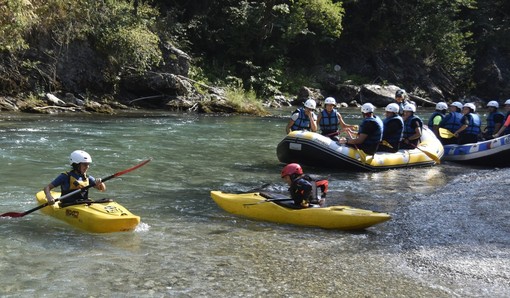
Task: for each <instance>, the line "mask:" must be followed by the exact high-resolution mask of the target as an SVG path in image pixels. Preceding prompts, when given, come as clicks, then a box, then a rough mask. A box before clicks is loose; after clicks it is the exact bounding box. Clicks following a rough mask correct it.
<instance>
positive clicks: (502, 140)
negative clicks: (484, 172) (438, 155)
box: [443, 135, 510, 167]
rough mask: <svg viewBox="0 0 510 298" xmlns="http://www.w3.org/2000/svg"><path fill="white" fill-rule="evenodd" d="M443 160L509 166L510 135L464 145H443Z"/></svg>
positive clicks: (489, 165) (478, 164)
mask: <svg viewBox="0 0 510 298" xmlns="http://www.w3.org/2000/svg"><path fill="white" fill-rule="evenodd" d="M443 159H444V160H447V161H453V162H457V163H463V164H468V165H477V166H488V167H508V166H510V135H505V136H501V137H499V138H496V139H493V140H487V141H483V142H478V143H472V144H464V145H445V146H444V156H443Z"/></svg>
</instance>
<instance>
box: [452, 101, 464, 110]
mask: <svg viewBox="0 0 510 298" xmlns="http://www.w3.org/2000/svg"><path fill="white" fill-rule="evenodd" d="M450 106H454V107H456V108H458V109H461V110H462V104H461V103H460V102H458V101H454V102H452V103H451V104H450Z"/></svg>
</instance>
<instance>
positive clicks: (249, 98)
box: [225, 87, 269, 116]
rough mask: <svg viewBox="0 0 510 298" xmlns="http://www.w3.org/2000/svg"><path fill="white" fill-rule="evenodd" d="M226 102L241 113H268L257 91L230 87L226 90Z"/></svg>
mask: <svg viewBox="0 0 510 298" xmlns="http://www.w3.org/2000/svg"><path fill="white" fill-rule="evenodd" d="M225 98H226V102H227V103H228V104H230V105H231V106H232V108H234V109H235V110H236V111H237V112H238V113H241V114H256V115H261V116H262V115H268V114H269V113H268V112H267V111H266V109H265V108H264V106H263V105H262V101H261V100H260V99H258V98H257V95H256V94H255V91H253V90H249V91H245V90H243V89H242V88H233V87H229V88H227V89H226V90H225Z"/></svg>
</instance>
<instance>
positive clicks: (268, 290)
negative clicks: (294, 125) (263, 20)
mask: <svg viewBox="0 0 510 298" xmlns="http://www.w3.org/2000/svg"><path fill="white" fill-rule="evenodd" d="M357 117H358V116H357V114H356V113H352V114H349V113H347V114H346V120H347V121H350V122H351V123H353V124H357V122H359V119H357ZM355 118H356V119H355ZM286 122H287V119H286V118H285V117H266V118H258V117H248V116H230V117H220V116H196V115H187V114H172V113H154V112H150V113H149V112H148V113H145V114H144V113H140V112H138V113H130V114H122V115H116V116H90V115H78V116H77V115H59V116H55V115H26V114H0V162H1V167H0V175H1V177H2V180H1V190H2V197H1V198H0V213H5V212H9V211H14V212H23V211H26V210H29V209H31V208H33V207H35V206H36V203H35V198H34V194H35V193H36V192H37V191H39V190H40V189H42V187H44V186H45V185H46V184H47V183H49V182H50V181H51V180H52V179H53V178H54V177H56V175H58V174H59V173H60V172H61V171H65V170H67V169H68V167H69V166H68V165H67V158H68V155H69V153H70V152H71V151H73V150H75V149H84V150H86V151H88V152H89V153H90V154H91V155H92V157H93V164H92V165H91V167H90V169H89V174H92V175H93V176H95V177H105V176H108V175H110V174H113V173H115V172H117V171H120V170H123V169H126V168H128V167H131V166H133V165H135V164H137V163H139V162H141V161H143V160H145V159H147V158H149V157H152V158H153V161H151V162H150V163H149V164H147V165H146V166H144V167H142V168H140V169H138V170H136V171H134V172H131V173H128V174H126V175H123V176H122V177H119V178H116V179H112V180H110V181H109V182H108V183H107V187H108V189H107V192H105V193H99V192H97V191H95V190H91V196H92V197H94V198H102V197H110V198H115V200H117V201H118V202H119V203H121V204H122V205H124V206H125V207H126V208H128V209H129V210H130V211H131V212H133V213H135V214H137V215H139V216H141V218H142V223H141V225H140V226H139V227H138V228H137V230H136V231H135V232H132V233H115V234H89V233H86V232H82V231H79V230H76V229H74V228H72V227H71V226H68V225H66V224H65V223H63V222H59V221H57V220H55V219H53V218H50V217H47V216H45V215H43V214H41V213H39V212H35V213H32V214H30V215H27V216H25V217H23V218H18V219H11V218H0V235H1V236H0V251H2V254H0V277H1V283H0V296H3V297H11V296H12V297H34V296H36V297H43V296H48V297H69V296H71V297H72V296H75V297H89V296H93V297H120V296H128V297H253V296H256V297H339V296H342V297H458V296H460V297H508V293H510V286H509V284H510V261H509V260H510V224H509V222H510V221H509V219H510V203H509V201H510V200H509V198H508V186H507V185H508V182H507V178H506V177H508V176H509V174H510V170H509V169H482V168H471V167H465V166H459V165H456V164H452V163H444V164H441V165H439V166H435V167H429V168H417V169H401V170H391V171H385V172H377V173H345V172H340V171H337V172H335V171H332V170H331V169H329V170H326V169H319V168H305V170H306V171H307V172H308V173H312V174H317V175H320V176H326V177H328V179H329V181H330V194H329V195H328V204H330V205H333V204H343V205H351V206H354V207H360V208H365V209H372V210H376V211H382V212H388V213H390V214H391V215H392V216H393V219H392V220H391V221H389V222H386V223H383V224H380V225H377V226H374V227H371V228H369V229H367V230H364V231H359V232H342V231H328V230H322V229H314V228H302V227H295V226H287V225H278V224H272V223H265V222H257V221H252V220H248V219H243V218H238V217H236V216H234V215H231V214H228V213H226V212H224V211H223V210H221V209H220V208H219V207H217V206H216V205H215V203H214V202H213V201H212V200H211V198H210V196H209V191H211V190H218V189H219V190H223V191H232V192H239V191H249V190H251V189H256V188H259V187H261V186H264V187H265V188H268V189H270V190H272V191H278V192H285V190H286V186H285V185H284V184H283V183H282V182H281V181H280V178H279V172H280V169H281V167H282V165H281V164H280V163H279V162H278V160H277V158H276V145H277V143H278V142H279V141H280V140H281V139H282V138H283V137H284V131H285V125H286Z"/></svg>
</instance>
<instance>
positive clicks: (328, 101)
mask: <svg viewBox="0 0 510 298" xmlns="http://www.w3.org/2000/svg"><path fill="white" fill-rule="evenodd" d="M324 104H325V105H334V106H335V105H336V100H335V99H334V98H333V97H326V99H325V100H324Z"/></svg>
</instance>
